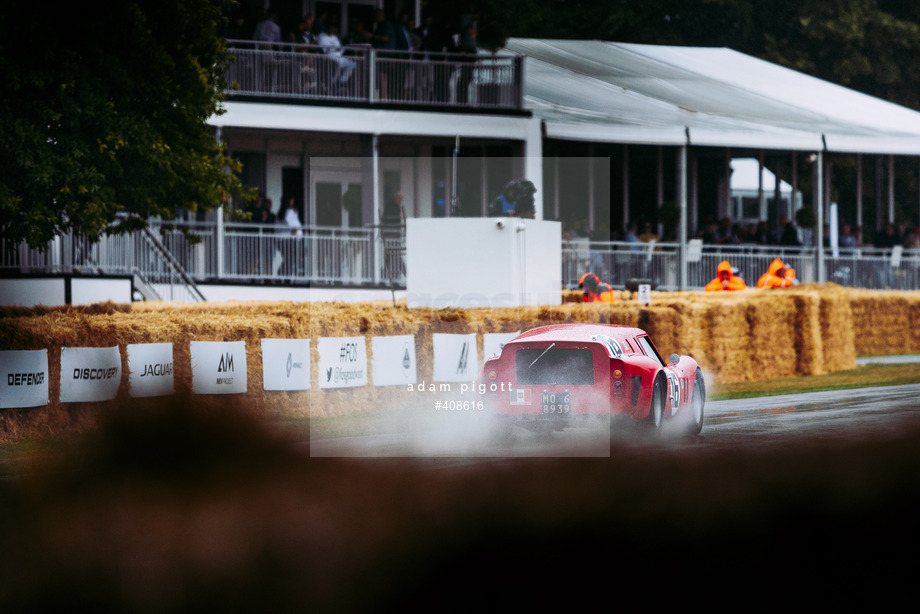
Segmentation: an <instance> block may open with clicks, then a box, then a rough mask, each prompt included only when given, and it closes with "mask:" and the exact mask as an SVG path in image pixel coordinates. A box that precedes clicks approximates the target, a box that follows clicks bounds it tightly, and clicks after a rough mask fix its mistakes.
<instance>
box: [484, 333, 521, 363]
mask: <svg viewBox="0 0 920 614" xmlns="http://www.w3.org/2000/svg"><path fill="white" fill-rule="evenodd" d="M520 334H521V332H520V331H518V332H516V333H483V334H482V357H483V358H484V359H485V358H491V357H493V356H498V355H499V354H501V351H502V348H503V347H504V346H505V344H506V343H508V342H509V341H511V340H512V339H514V338H515V337H517V336H518V335H520Z"/></svg>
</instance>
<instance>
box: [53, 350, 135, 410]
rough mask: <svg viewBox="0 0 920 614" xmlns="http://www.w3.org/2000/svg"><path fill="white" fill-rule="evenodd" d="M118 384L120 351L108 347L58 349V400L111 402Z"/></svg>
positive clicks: (67, 401)
mask: <svg viewBox="0 0 920 614" xmlns="http://www.w3.org/2000/svg"><path fill="white" fill-rule="evenodd" d="M120 385H121V352H120V351H119V350H118V346H117V345H116V346H114V347H110V348H61V403H84V402H88V401H111V400H112V399H114V398H115V395H116V394H118V387H119V386H120Z"/></svg>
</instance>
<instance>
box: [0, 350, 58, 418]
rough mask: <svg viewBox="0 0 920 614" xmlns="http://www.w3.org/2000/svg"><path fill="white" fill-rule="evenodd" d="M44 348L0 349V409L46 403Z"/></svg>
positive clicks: (46, 366) (46, 355) (46, 386)
mask: <svg viewBox="0 0 920 614" xmlns="http://www.w3.org/2000/svg"><path fill="white" fill-rule="evenodd" d="M48 400H49V398H48V350H22V351H16V350H6V351H0V408H3V409H9V408H13V407H38V406H40V405H47V404H48Z"/></svg>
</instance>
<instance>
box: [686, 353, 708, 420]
mask: <svg viewBox="0 0 920 614" xmlns="http://www.w3.org/2000/svg"><path fill="white" fill-rule="evenodd" d="M705 405H706V382H705V381H703V372H702V371H700V370H699V369H697V370H696V379H695V380H694V382H693V399H692V400H691V402H690V421H689V422H688V424H687V434H688V435H699V434H700V431H701V430H703V413H704V412H703V407H704V406H705Z"/></svg>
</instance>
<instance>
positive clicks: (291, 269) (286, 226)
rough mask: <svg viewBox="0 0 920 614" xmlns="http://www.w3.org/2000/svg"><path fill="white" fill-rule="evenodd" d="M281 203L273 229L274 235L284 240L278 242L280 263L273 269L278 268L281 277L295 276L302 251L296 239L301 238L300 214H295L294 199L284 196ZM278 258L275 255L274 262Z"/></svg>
mask: <svg viewBox="0 0 920 614" xmlns="http://www.w3.org/2000/svg"><path fill="white" fill-rule="evenodd" d="M283 202H284V205H283V207H282V209H281V214H280V216H279V217H278V218H277V221H278V223H277V224H275V228H276V234H277V235H281V236H282V237H284V238H280V241H279V248H280V252H281V253H280V262H279V263H278V265H277V266H275V267H274V269H275V270H278V268H279V267H280V271H281V274H282V275H284V276H291V275H295V274H297V273H298V270H299V269H300V262H301V259H302V258H301V254H302V253H303V251H302V244H301V242H300V241H299V240H298V239H299V238H300V237H302V236H303V225H302V224H301V223H300V214H298V213H297V207H296V206H295V202H294V197H293V196H285V197H284V199H283ZM278 256H279V254H277V253H276V260H277V259H278Z"/></svg>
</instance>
